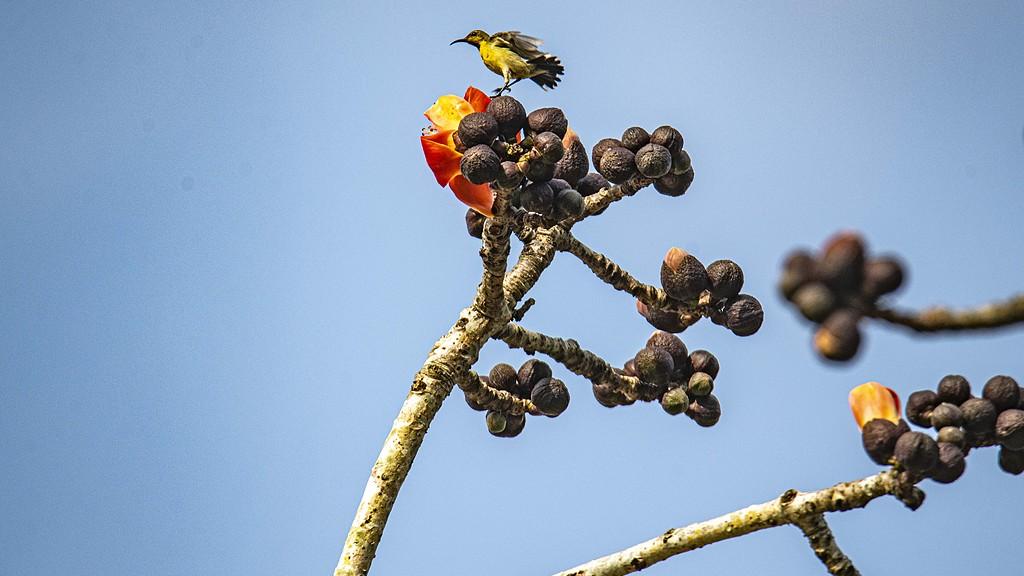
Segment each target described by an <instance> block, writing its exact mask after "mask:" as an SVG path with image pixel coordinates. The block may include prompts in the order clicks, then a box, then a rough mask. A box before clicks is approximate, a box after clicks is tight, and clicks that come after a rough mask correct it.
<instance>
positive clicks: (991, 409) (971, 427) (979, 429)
mask: <svg viewBox="0 0 1024 576" xmlns="http://www.w3.org/2000/svg"><path fill="white" fill-rule="evenodd" d="M907 408H908V409H909V408H910V406H909V405H908V406H907ZM960 411H961V412H963V415H964V430H965V431H967V432H970V433H971V434H973V435H975V436H980V437H985V436H988V435H990V434H992V433H993V432H994V431H995V425H996V417H997V415H998V414H997V411H996V407H995V406H994V405H993V404H992V402H991V401H989V400H987V399H985V398H968V399H967V401H966V402H964V403H963V404H961V405H960Z"/></svg>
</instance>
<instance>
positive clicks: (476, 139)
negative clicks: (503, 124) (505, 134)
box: [459, 112, 498, 148]
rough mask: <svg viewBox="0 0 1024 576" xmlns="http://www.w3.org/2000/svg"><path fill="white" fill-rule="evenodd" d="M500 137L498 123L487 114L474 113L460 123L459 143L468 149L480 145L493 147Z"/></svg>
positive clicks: (464, 117)
mask: <svg viewBox="0 0 1024 576" xmlns="http://www.w3.org/2000/svg"><path fill="white" fill-rule="evenodd" d="M497 137H498V121H497V120H496V119H495V118H494V116H493V115H491V114H488V113H487V112H472V113H470V114H467V115H465V116H463V118H462V121H460V122H459V141H460V142H462V144H463V146H465V147H466V148H472V147H473V146H477V145H479V144H486V145H488V146H490V145H491V142H492V141H493V140H494V139H495V138H497Z"/></svg>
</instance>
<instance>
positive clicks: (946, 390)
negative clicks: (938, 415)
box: [937, 374, 971, 406]
mask: <svg viewBox="0 0 1024 576" xmlns="http://www.w3.org/2000/svg"><path fill="white" fill-rule="evenodd" d="M937 393H938V398H939V400H941V401H942V402H949V403H950V404H956V405H957V406H959V405H961V404H963V403H964V402H966V401H967V399H968V398H970V397H971V384H970V383H969V382H968V381H967V379H966V378H964V377H963V376H960V375H959V374H950V375H948V376H943V377H942V380H940V381H939V387H938V390H937Z"/></svg>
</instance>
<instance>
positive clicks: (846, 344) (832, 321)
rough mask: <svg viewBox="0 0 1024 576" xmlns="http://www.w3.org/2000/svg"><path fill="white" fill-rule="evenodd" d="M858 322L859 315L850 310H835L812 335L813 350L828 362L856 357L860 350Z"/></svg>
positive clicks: (843, 360)
mask: <svg viewBox="0 0 1024 576" xmlns="http://www.w3.org/2000/svg"><path fill="white" fill-rule="evenodd" d="M859 321H860V315H859V314H857V313H856V312H853V311H852V310H848V309H845V308H840V309H839V310H836V311H835V312H833V313H832V314H830V315H829V316H828V318H826V319H825V322H823V323H822V325H821V328H818V331H817V332H815V333H814V348H815V349H816V350H817V351H818V353H819V354H821V355H822V357H824V358H826V359H828V360H833V361H836V362H845V361H847V360H850V359H851V358H853V357H854V356H856V355H857V350H858V349H859V348H860V341H861V337H860V328H858V327H857V323H858V322H859Z"/></svg>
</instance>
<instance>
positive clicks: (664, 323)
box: [636, 300, 688, 334]
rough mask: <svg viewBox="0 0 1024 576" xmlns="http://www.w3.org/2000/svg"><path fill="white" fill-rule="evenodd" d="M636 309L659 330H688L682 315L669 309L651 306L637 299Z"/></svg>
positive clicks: (676, 331) (673, 331)
mask: <svg viewBox="0 0 1024 576" xmlns="http://www.w3.org/2000/svg"><path fill="white" fill-rule="evenodd" d="M636 311H637V312H638V313H640V315H641V316H643V317H644V319H645V320H647V322H648V323H649V324H650V325H651V326H654V327H655V328H657V329H658V330H664V331H665V332H672V333H673V334H675V333H678V332H682V331H683V330H686V328H687V326H688V325H687V324H686V323H685V322H683V319H682V317H681V316H680V315H679V314H677V313H675V312H670V311H668V310H661V309H658V308H651V307H649V306H647V304H644V303H643V302H641V301H639V300H637V301H636Z"/></svg>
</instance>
